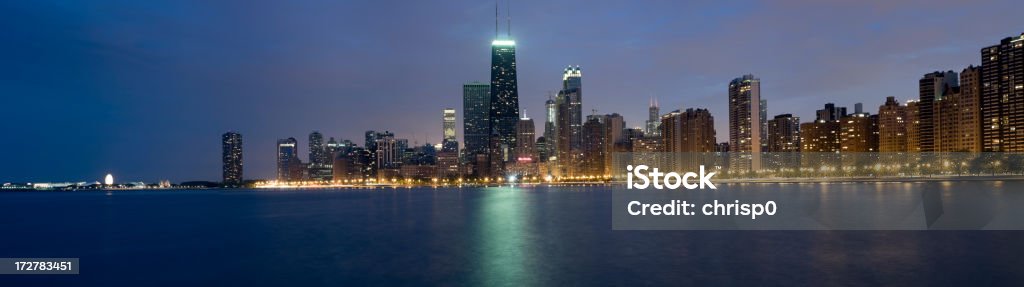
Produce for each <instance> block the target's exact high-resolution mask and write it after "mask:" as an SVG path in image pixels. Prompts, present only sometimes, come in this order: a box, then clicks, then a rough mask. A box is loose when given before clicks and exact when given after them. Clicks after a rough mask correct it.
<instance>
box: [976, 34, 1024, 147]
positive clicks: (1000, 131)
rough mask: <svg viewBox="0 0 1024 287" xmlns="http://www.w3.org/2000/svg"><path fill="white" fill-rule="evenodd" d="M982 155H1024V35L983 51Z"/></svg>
mask: <svg viewBox="0 0 1024 287" xmlns="http://www.w3.org/2000/svg"><path fill="white" fill-rule="evenodd" d="M981 115H982V121H981V126H982V143H981V147H982V151H986V152H998V151H1004V152H1022V151H1024V33H1022V34H1021V35H1020V36H1015V37H1007V38H1004V39H1003V40H1002V41H1000V42H999V44H997V45H994V46H990V47H986V48H984V49H981Z"/></svg>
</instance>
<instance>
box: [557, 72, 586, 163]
mask: <svg viewBox="0 0 1024 287" xmlns="http://www.w3.org/2000/svg"><path fill="white" fill-rule="evenodd" d="M558 96H559V98H561V99H562V100H563V101H564V103H565V105H566V107H565V112H564V116H565V117H566V119H567V120H568V122H566V127H568V131H569V138H568V140H569V148H570V149H575V150H580V149H582V147H583V142H582V141H583V72H582V71H581V70H580V67H579V66H576V67H572V66H570V67H568V68H565V71H563V73H562V90H561V91H559V92H558Z"/></svg>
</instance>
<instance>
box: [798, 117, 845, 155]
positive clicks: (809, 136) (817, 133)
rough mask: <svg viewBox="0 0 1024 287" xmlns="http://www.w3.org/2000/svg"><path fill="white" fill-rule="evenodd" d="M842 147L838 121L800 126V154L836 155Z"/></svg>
mask: <svg viewBox="0 0 1024 287" xmlns="http://www.w3.org/2000/svg"><path fill="white" fill-rule="evenodd" d="M841 147H842V146H841V145H840V142H839V121H838V120H836V121H826V120H816V121H813V122H809V123H803V124H800V152H804V153H811V152H814V153H835V152H839V150H840V149H841Z"/></svg>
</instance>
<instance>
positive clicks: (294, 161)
mask: <svg viewBox="0 0 1024 287" xmlns="http://www.w3.org/2000/svg"><path fill="white" fill-rule="evenodd" d="M302 168H303V166H302V162H301V161H300V160H299V143H298V141H296V140H295V138H287V139H279V140H277V180H278V181H292V180H300V179H302V171H301V169H302Z"/></svg>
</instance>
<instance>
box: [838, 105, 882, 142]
mask: <svg viewBox="0 0 1024 287" xmlns="http://www.w3.org/2000/svg"><path fill="white" fill-rule="evenodd" d="M839 142H840V151H841V152H878V116H877V115H874V116H873V115H869V114H867V113H859V114H852V115H849V116H847V117H845V118H842V119H840V120H839Z"/></svg>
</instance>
